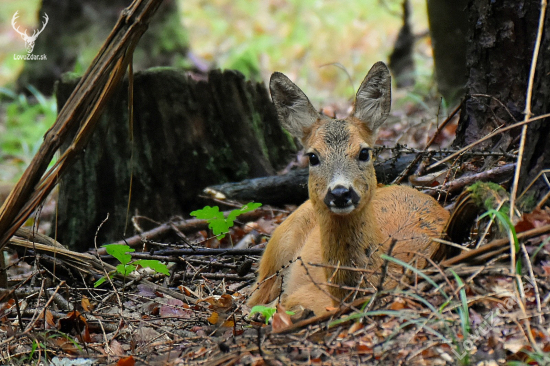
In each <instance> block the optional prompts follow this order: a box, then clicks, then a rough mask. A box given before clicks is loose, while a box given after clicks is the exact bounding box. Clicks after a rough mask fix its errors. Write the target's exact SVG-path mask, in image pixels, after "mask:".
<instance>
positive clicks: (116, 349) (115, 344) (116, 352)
mask: <svg viewBox="0 0 550 366" xmlns="http://www.w3.org/2000/svg"><path fill="white" fill-rule="evenodd" d="M109 350H110V352H109V354H111V355H113V356H124V355H125V354H126V352H124V349H123V348H122V344H121V343H120V342H119V341H117V340H116V339H113V340H112V341H111V343H110V344H109Z"/></svg>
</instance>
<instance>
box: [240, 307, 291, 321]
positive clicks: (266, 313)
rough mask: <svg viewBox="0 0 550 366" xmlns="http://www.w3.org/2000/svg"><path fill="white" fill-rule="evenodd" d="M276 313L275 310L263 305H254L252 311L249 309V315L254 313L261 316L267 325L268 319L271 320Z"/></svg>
mask: <svg viewBox="0 0 550 366" xmlns="http://www.w3.org/2000/svg"><path fill="white" fill-rule="evenodd" d="M276 312H277V309H275V308H270V307H267V306H264V305H256V306H254V307H253V308H252V309H250V315H252V314H255V313H260V314H262V315H263V316H264V318H265V323H266V324H269V319H271V317H272V316H273V314H275V313H276ZM292 315H293V314H292Z"/></svg>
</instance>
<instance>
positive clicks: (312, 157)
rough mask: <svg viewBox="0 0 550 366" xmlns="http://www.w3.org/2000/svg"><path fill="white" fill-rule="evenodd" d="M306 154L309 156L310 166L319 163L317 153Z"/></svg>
mask: <svg viewBox="0 0 550 366" xmlns="http://www.w3.org/2000/svg"><path fill="white" fill-rule="evenodd" d="M307 156H308V157H309V165H311V166H315V165H319V163H320V161H319V157H318V156H317V154H314V153H309V154H307Z"/></svg>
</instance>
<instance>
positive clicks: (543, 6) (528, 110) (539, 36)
mask: <svg viewBox="0 0 550 366" xmlns="http://www.w3.org/2000/svg"><path fill="white" fill-rule="evenodd" d="M546 6H547V1H546V0H541V2H540V17H539V27H538V31H537V38H536V41H535V47H534V49H533V59H532V60H531V69H530V71H529V83H528V85H527V95H526V97H525V117H524V120H523V121H524V122H525V121H527V120H529V118H531V116H532V113H531V99H532V96H533V84H534V82H535V71H536V68H537V60H538V56H539V49H540V43H541V39H542V32H543V30H544V19H545V17H546ZM526 136H527V125H526V124H524V125H523V127H522V129H521V139H520V143H519V151H518V158H517V163H516V171H515V174H514V182H513V184H512V191H511V193H510V221H511V222H512V224H513V222H514V212H515V203H516V195H517V191H518V182H519V175H520V173H521V161H522V160H523V152H524V150H525V139H526ZM508 237H509V239H510V266H511V271H512V273H516V248H515V242H514V238H513V234H512V230H511V228H510V230H508ZM527 260H529V259H528V257H527ZM529 264H530V263H529ZM516 279H517V282H518V286H517V288H516V290H517V291H518V293H519V294H521V295H523V293H522V291H521V290H522V289H523V283H522V281H521V276H516ZM533 279H534V278H533ZM521 300H522V301H523V303H521V302H519V303H520V308H521V310H522V312H523V313H524V316H525V317H526V318H527V314H526V313H525V306H524V305H525V302H524V301H525V297H524V296H521ZM537 300H538V301H537V305H538V304H540V299H537ZM527 328H528V333H529V335H531V329H529V328H530V326H529V322H527ZM529 340H530V341H531V343H532V345H533V347H535V349H537V348H536V347H537V344H536V342H533V339H532V337H529Z"/></svg>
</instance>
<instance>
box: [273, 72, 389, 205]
mask: <svg viewBox="0 0 550 366" xmlns="http://www.w3.org/2000/svg"><path fill="white" fill-rule="evenodd" d="M390 80H391V79H390V73H389V71H388V68H387V67H386V65H385V64H384V63H382V62H378V63H376V64H375V65H374V66H373V67H372V68H371V70H370V71H369V73H368V75H367V76H366V77H365V79H364V80H363V83H362V84H361V86H360V87H359V91H358V92H357V95H356V97H355V107H354V109H353V112H352V114H351V116H349V117H348V118H346V119H331V118H329V117H326V116H324V115H321V114H319V113H318V112H317V111H316V110H315V108H314V107H313V106H312V105H311V103H310V102H309V99H308V98H307V96H306V95H305V94H304V93H303V92H302V91H301V90H300V89H299V88H298V87H297V86H296V85H295V84H294V83H292V82H291V81H290V80H289V79H288V78H287V77H286V76H284V75H283V74H281V73H274V74H273V75H272V76H271V82H270V89H271V96H272V98H273V102H274V104H275V108H276V110H277V113H278V115H279V120H280V121H281V123H282V125H283V127H285V129H286V130H287V131H288V132H290V133H291V134H292V135H293V136H294V137H297V138H298V139H301V140H302V144H303V145H304V147H305V150H306V153H307V155H308V156H309V198H310V199H311V201H312V203H313V205H314V206H315V207H318V208H320V209H323V210H329V211H330V212H331V213H333V214H339V215H345V214H349V213H351V212H354V211H355V212H357V211H360V210H358V209H360V208H361V207H362V206H363V205H364V204H365V203H367V202H369V201H370V196H371V195H372V192H373V191H374V189H375V187H376V184H377V183H376V176H375V172H374V165H373V161H372V160H373V159H372V149H373V147H374V142H375V140H376V135H377V132H378V127H380V125H381V124H382V123H383V122H384V121H385V119H386V118H387V117H388V114H389V112H390V104H391V82H390Z"/></svg>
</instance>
